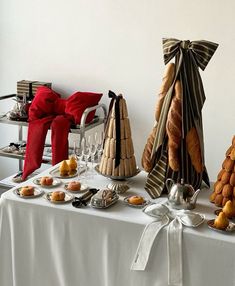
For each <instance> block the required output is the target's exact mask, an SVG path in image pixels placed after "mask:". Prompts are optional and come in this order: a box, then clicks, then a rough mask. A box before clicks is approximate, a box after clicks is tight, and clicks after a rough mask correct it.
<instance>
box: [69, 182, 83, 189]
mask: <svg viewBox="0 0 235 286" xmlns="http://www.w3.org/2000/svg"><path fill="white" fill-rule="evenodd" d="M80 189H81V183H80V182H78V181H72V182H69V183H68V186H67V190H69V191H80Z"/></svg>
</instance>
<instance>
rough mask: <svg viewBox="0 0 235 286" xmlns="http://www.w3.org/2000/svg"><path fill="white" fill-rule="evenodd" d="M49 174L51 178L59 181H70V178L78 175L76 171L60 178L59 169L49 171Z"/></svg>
mask: <svg viewBox="0 0 235 286" xmlns="http://www.w3.org/2000/svg"><path fill="white" fill-rule="evenodd" d="M49 174H50V175H51V176H52V177H56V178H60V179H70V178H74V177H76V176H77V175H78V172H77V171H74V172H73V173H70V174H68V175H67V176H62V175H61V174H60V170H59V167H58V168H56V169H54V170H51V171H50V172H49Z"/></svg>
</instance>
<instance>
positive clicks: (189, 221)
mask: <svg viewBox="0 0 235 286" xmlns="http://www.w3.org/2000/svg"><path fill="white" fill-rule="evenodd" d="M179 218H180V221H181V223H182V224H183V225H185V226H188V227H198V226H199V225H201V224H202V223H203V222H204V221H205V215H202V214H199V213H195V212H191V211H185V212H184V214H182V215H180V216H179Z"/></svg>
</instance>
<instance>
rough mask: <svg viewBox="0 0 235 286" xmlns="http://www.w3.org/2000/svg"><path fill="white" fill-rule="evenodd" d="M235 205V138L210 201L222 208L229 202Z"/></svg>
mask: <svg viewBox="0 0 235 286" xmlns="http://www.w3.org/2000/svg"><path fill="white" fill-rule="evenodd" d="M229 200H231V201H233V202H234V203H235V136H233V139H232V145H231V146H230V147H229V148H228V150H227V151H226V153H225V159H224V161H223V163H222V167H221V170H220V172H219V174H218V176H217V181H216V182H215V184H214V191H213V193H212V194H211V195H210V201H211V202H212V203H215V205H216V206H218V207H222V206H224V205H225V204H226V202H227V201H229Z"/></svg>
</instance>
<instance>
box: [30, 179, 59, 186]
mask: <svg viewBox="0 0 235 286" xmlns="http://www.w3.org/2000/svg"><path fill="white" fill-rule="evenodd" d="M41 178H42V177H39V178H35V179H34V180H33V183H34V184H35V185H38V186H41V187H42V188H47V189H50V188H54V187H57V186H59V185H60V184H61V180H59V179H58V178H53V182H52V185H41V184H40V181H41Z"/></svg>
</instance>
